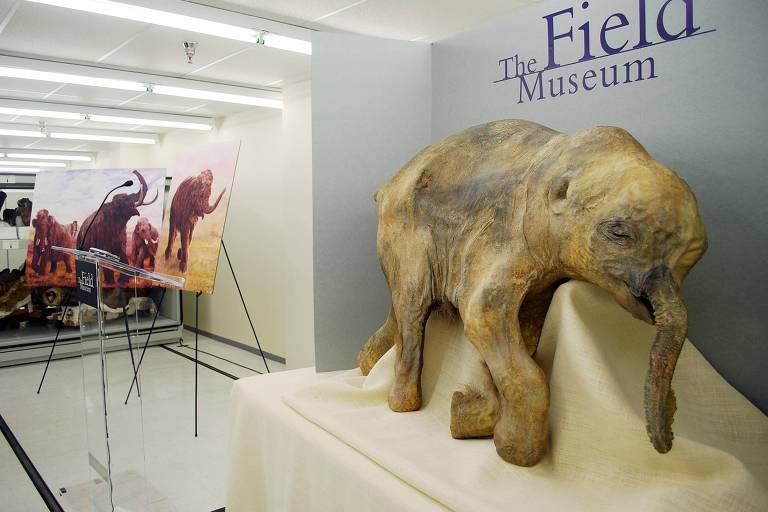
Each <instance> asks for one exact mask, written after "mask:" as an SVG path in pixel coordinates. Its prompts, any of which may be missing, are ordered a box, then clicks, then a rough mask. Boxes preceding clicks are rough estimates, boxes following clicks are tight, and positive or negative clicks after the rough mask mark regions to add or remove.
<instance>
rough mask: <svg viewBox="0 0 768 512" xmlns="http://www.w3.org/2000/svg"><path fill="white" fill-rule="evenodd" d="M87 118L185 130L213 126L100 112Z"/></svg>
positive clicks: (206, 128) (203, 128)
mask: <svg viewBox="0 0 768 512" xmlns="http://www.w3.org/2000/svg"><path fill="white" fill-rule="evenodd" d="M88 119H89V120H91V121H98V122H100V123H117V124H142V125H146V126H164V127H168V128H185V129H187V130H210V129H212V128H213V126H211V125H210V124H205V123H189V122H186V121H165V120H163V119H147V118H143V117H120V116H104V115H101V114H88Z"/></svg>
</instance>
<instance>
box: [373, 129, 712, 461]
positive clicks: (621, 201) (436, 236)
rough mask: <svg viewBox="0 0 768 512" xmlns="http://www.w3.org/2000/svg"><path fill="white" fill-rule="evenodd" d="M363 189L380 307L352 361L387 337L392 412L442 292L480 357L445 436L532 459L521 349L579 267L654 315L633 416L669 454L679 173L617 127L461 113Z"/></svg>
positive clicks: (526, 350) (689, 216)
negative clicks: (370, 205) (385, 301)
mask: <svg viewBox="0 0 768 512" xmlns="http://www.w3.org/2000/svg"><path fill="white" fill-rule="evenodd" d="M374 198H375V200H376V202H377V203H378V213H379V230H378V241H377V249H378V255H379V259H380V261H381V266H382V269H383V270H384V274H385V275H386V277H387V282H388V284H389V288H390V291H391V295H392V310H391V311H390V313H389V316H388V318H387V321H386V322H385V323H384V325H383V326H382V327H381V328H380V329H379V330H378V331H377V332H376V333H375V334H374V335H373V336H372V337H371V338H370V339H369V340H368V342H367V343H366V344H365V346H364V347H363V349H362V351H361V352H360V354H359V355H358V362H359V364H360V368H361V369H362V371H363V373H366V374H367V372H368V371H370V369H371V367H372V366H373V365H374V364H375V363H376V361H377V360H378V359H379V358H380V357H381V356H382V355H383V354H384V353H385V352H386V351H387V350H388V349H389V348H390V347H391V346H392V345H393V344H394V345H395V346H396V349H397V356H396V363H395V380H394V383H393V385H392V388H391V390H390V394H389V406H390V408H391V409H392V410H393V411H413V410H416V409H419V407H421V383H420V379H421V367H422V350H423V347H422V342H423V339H424V326H425V324H426V321H427V318H428V316H429V313H430V311H431V310H432V309H433V308H434V307H435V306H436V305H440V304H448V305H450V306H452V307H453V308H455V309H456V310H457V311H458V312H459V314H460V315H461V318H462V320H463V322H464V332H465V335H466V337H467V339H469V341H470V342H471V343H472V344H473V345H474V346H475V347H476V348H477V350H478V352H479V353H480V355H481V357H482V360H483V362H484V366H485V368H484V374H485V379H484V382H483V384H482V389H480V390H476V391H474V392H471V393H462V392H459V391H457V392H455V393H454V396H453V400H452V403H451V433H452V435H453V436H454V437H456V438H462V437H479V436H487V435H491V434H492V435H493V438H494V443H495V445H496V450H497V452H498V454H499V455H500V456H501V457H502V458H503V459H504V460H506V461H508V462H511V463H514V464H517V465H521V466H531V465H533V464H536V463H537V462H538V461H539V460H540V459H541V457H542V456H543V455H544V453H545V451H546V446H547V435H548V434H547V430H548V427H547V412H548V408H549V387H548V384H547V379H546V376H545V374H544V372H543V371H542V370H541V368H539V366H538V365H537V364H536V362H535V361H534V359H533V358H532V355H533V353H534V352H535V351H536V347H537V345H538V343H539V337H540V334H541V329H542V325H543V323H544V317H545V315H546V313H547V310H548V308H549V305H550V302H551V300H552V295H553V294H554V292H555V289H556V288H557V287H558V286H559V285H560V284H561V283H563V282H564V281H565V280H568V279H580V280H583V281H588V282H591V283H594V284H596V285H598V286H600V287H602V288H603V289H605V290H607V291H608V292H609V293H611V294H612V295H613V297H614V298H615V299H616V300H617V301H618V303H619V304H620V305H621V306H623V307H624V308H625V309H626V310H627V311H629V312H630V313H631V314H632V315H634V316H635V317H637V318H639V319H642V320H644V321H646V322H648V323H651V324H654V325H655V326H656V328H657V333H656V339H655V341H654V343H653V346H652V348H651V353H650V364H649V369H648V375H647V379H646V383H645V416H646V421H647V431H648V436H649V437H650V440H651V442H652V443H653V446H654V447H655V448H656V450H657V451H658V452H660V453H665V452H667V451H669V449H670V448H671V447H672V431H671V428H670V427H671V424H672V417H673V414H674V412H675V408H676V404H675V395H674V393H673V391H672V389H671V387H670V384H671V382H672V374H673V372H674V369H675V364H676V362H677V358H678V355H679V354H680V349H681V348H682V345H683V342H684V341H685V336H686V333H687V328H688V318H687V312H686V308H685V305H684V304H683V300H682V297H681V295H680V285H681V283H682V281H683V279H684V278H685V276H686V275H687V274H688V272H689V271H690V270H691V268H692V267H693V265H694V264H695V263H696V262H697V261H698V260H699V258H701V256H702V254H703V253H704V251H705V249H706V247H707V238H706V235H705V232H704V226H703V225H702V223H701V220H700V218H699V212H698V206H697V204H696V199H695V198H694V195H693V193H692V192H691V190H690V188H689V187H688V185H687V184H686V183H685V182H684V181H683V180H682V179H680V177H678V176H677V175H676V174H675V173H674V172H673V171H672V170H670V169H669V168H667V167H666V166H664V165H663V164H661V163H659V162H657V161H655V160H654V159H653V158H651V156H650V155H649V154H648V153H647V152H646V151H645V149H643V147H642V146H641V145H640V144H639V143H638V142H637V141H636V140H635V139H634V138H632V136H631V135H630V134H629V133H627V132H626V131H624V130H622V129H620V128H615V127H597V128H590V129H588V130H584V131H582V132H579V133H576V134H573V135H568V134H563V133H559V132H556V131H554V130H551V129H549V128H546V127H544V126H541V125H538V124H535V123H532V122H528V121H520V120H506V121H496V122H492V123H488V124H483V125H479V126H475V127H473V128H470V129H468V130H465V131H463V132H461V133H458V134H456V135H453V136H451V137H448V138H447V139H444V140H442V141H440V142H437V143H435V144H433V145H432V146H430V147H428V148H426V149H424V150H422V151H421V152H420V153H419V154H417V155H416V156H415V157H414V158H413V159H412V160H411V161H410V162H408V163H407V164H406V165H405V167H403V168H402V169H401V170H400V171H399V172H398V173H397V174H396V175H395V176H394V177H393V178H392V179H391V180H390V181H389V182H388V183H387V184H386V185H384V186H383V187H382V188H381V189H380V190H379V191H378V192H376V194H375V196H374Z"/></svg>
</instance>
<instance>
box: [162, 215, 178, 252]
mask: <svg viewBox="0 0 768 512" xmlns="http://www.w3.org/2000/svg"><path fill="white" fill-rule="evenodd" d="M177 234H178V230H177V229H176V223H175V222H173V221H171V225H170V226H169V227H168V243H167V244H166V246H165V254H164V256H165V259H166V260H167V259H169V258H170V257H171V250H172V249H173V244H174V243H176V235H177Z"/></svg>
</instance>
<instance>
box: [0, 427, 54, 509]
mask: <svg viewBox="0 0 768 512" xmlns="http://www.w3.org/2000/svg"><path fill="white" fill-rule="evenodd" d="M0 432H2V433H3V436H4V437H5V440H6V441H8V445H9V446H10V447H11V450H13V453H14V454H16V458H17V459H19V463H20V464H21V467H23V468H24V471H26V472H27V476H28V477H29V479H30V480H31V481H32V485H34V486H35V489H37V492H38V493H39V494H40V497H41V498H42V499H43V502H44V503H45V506H46V507H48V510H50V511H51V512H64V509H63V508H61V505H60V504H59V502H58V501H57V500H56V496H54V495H53V493H52V492H51V489H50V488H49V487H48V484H46V483H45V480H43V477H42V476H40V472H39V471H38V470H37V468H36V467H35V465H34V464H32V460H30V458H29V455H27V452H25V451H24V448H22V447H21V444H19V440H18V439H16V436H15V435H14V434H13V431H11V427H9V426H8V424H7V423H6V422H5V420H4V419H3V416H2V415H0Z"/></svg>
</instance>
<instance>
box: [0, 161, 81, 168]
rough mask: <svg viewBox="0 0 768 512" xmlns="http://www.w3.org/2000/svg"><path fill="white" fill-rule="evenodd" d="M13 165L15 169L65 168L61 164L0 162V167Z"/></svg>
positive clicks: (63, 164) (64, 165)
mask: <svg viewBox="0 0 768 512" xmlns="http://www.w3.org/2000/svg"><path fill="white" fill-rule="evenodd" d="M5 165H15V166H17V167H66V166H67V164H65V163H62V162H25V161H23V160H22V161H19V160H0V166H5Z"/></svg>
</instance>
